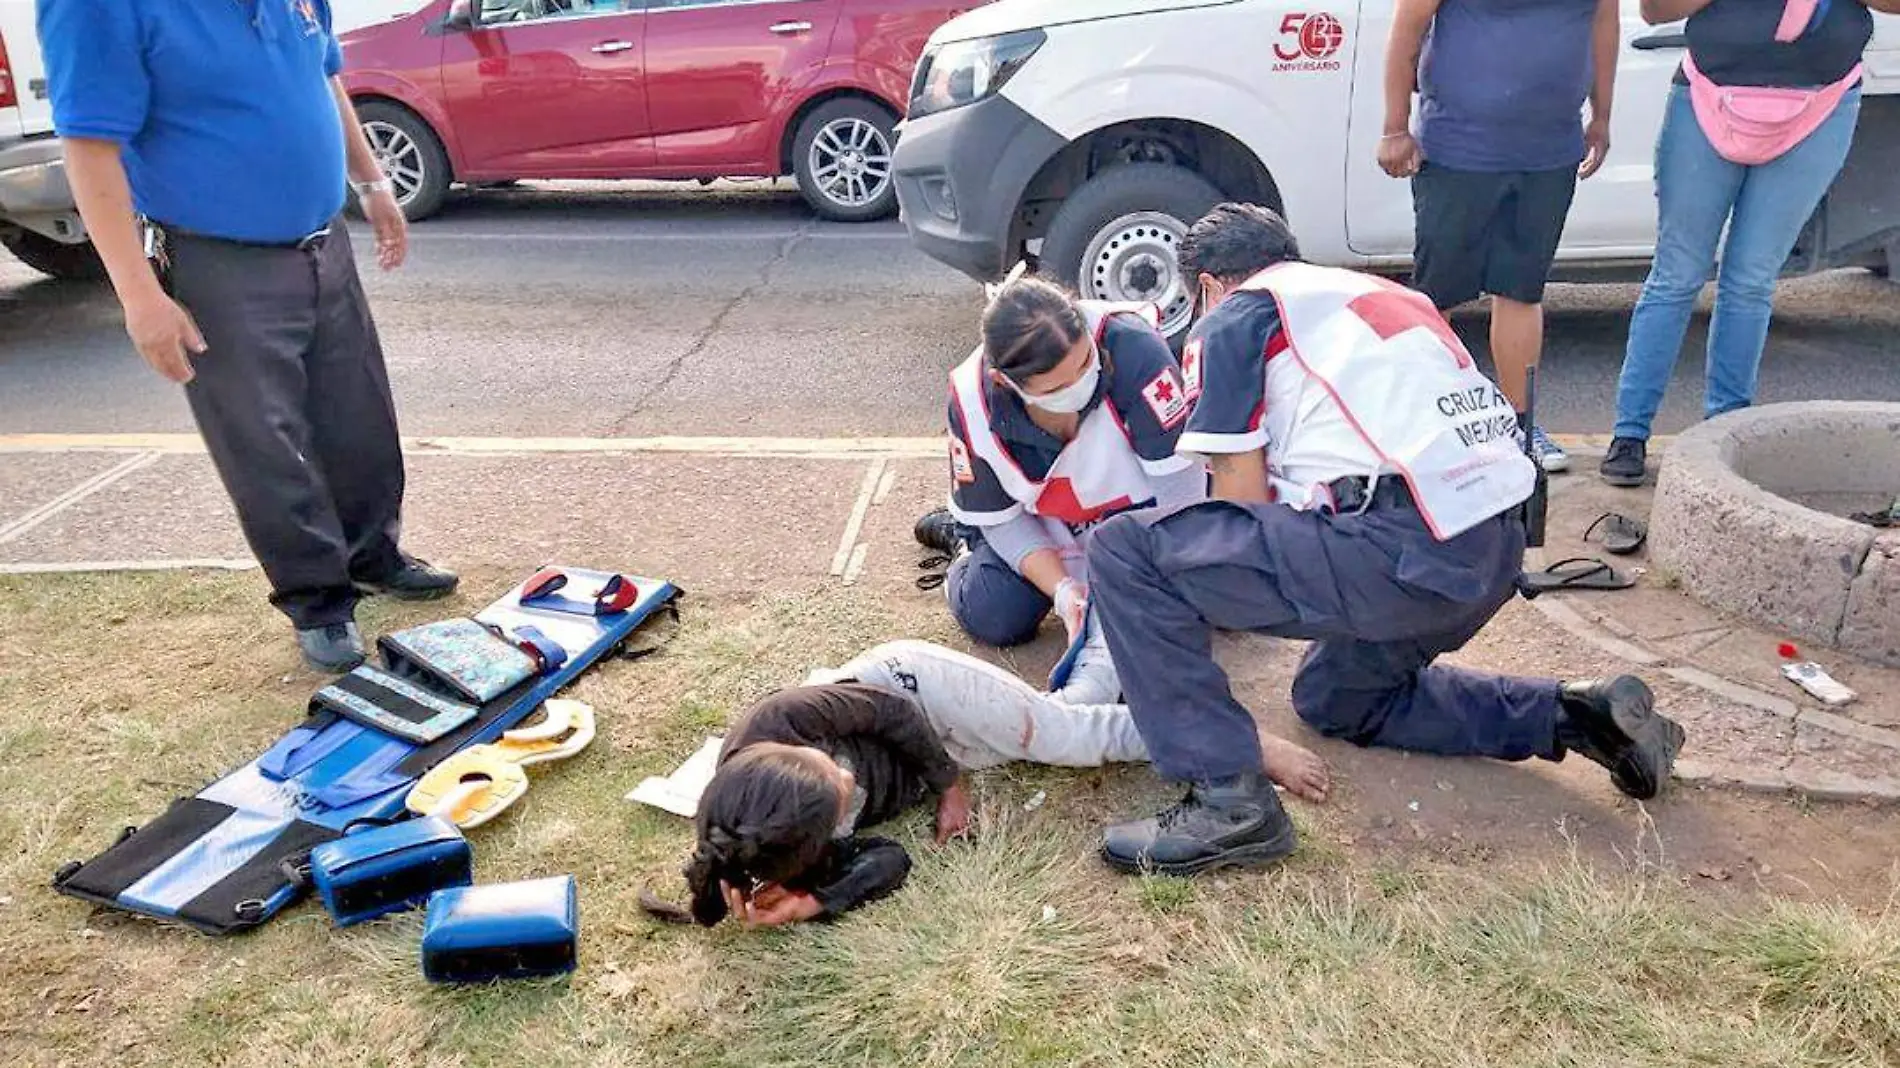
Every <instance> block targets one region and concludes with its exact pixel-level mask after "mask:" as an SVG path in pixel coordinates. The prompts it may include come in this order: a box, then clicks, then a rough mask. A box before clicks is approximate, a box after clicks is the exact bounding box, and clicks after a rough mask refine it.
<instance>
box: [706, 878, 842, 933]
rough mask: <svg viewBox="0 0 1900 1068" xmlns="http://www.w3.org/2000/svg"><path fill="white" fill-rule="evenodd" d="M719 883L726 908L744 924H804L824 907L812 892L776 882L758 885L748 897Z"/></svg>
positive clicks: (754, 925) (729, 886) (759, 925)
mask: <svg viewBox="0 0 1900 1068" xmlns="http://www.w3.org/2000/svg"><path fill="white" fill-rule="evenodd" d="M719 886H720V889H722V890H724V891H725V894H726V905H727V907H728V908H730V909H731V910H732V914H733V915H734V916H737V917H739V920H740V922H742V923H744V924H745V925H746V926H747V927H783V926H785V925H786V924H791V923H804V922H806V921H809V920H815V919H817V918H818V917H819V916H822V915H823V914H824V911H825V907H824V906H823V905H821V904H819V903H818V899H817V898H815V897H813V896H812V895H810V894H805V893H800V892H798V891H796V890H787V889H785V888H784V887H782V886H779V885H778V884H777V883H768V884H767V885H765V886H763V887H760V888H759V891H758V893H755V894H753V895H752V897H751V898H750V899H748V898H747V897H746V896H745V895H744V894H741V893H740V892H739V891H737V890H735V889H733V888H732V886H731V885H730V884H727V883H720V884H719Z"/></svg>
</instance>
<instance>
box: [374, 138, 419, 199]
mask: <svg viewBox="0 0 1900 1068" xmlns="http://www.w3.org/2000/svg"><path fill="white" fill-rule="evenodd" d="M363 135H364V136H365V137H367V138H368V139H369V149H370V153H371V154H372V155H374V156H375V157H376V165H377V166H378V167H380V168H382V171H383V174H385V175H387V176H388V178H389V182H390V184H391V185H392V186H394V187H395V193H396V203H398V204H401V205H403V206H404V207H407V206H408V205H409V202H410V201H412V200H414V199H415V198H416V194H417V193H418V192H419V191H420V190H421V189H422V181H423V178H424V176H425V173H426V172H425V169H424V165H423V162H422V148H421V146H419V145H417V144H416V140H415V138H413V137H410V136H409V135H408V134H407V133H405V132H403V130H402V129H401V128H400V127H397V126H396V125H394V124H393V123H387V122H380V121H370V122H366V123H364V124H363Z"/></svg>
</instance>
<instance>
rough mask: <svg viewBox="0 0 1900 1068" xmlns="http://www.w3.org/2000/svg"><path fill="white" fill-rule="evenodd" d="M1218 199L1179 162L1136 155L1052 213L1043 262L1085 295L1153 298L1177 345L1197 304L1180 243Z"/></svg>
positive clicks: (1164, 326) (1216, 192)
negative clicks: (1178, 253)
mask: <svg viewBox="0 0 1900 1068" xmlns="http://www.w3.org/2000/svg"><path fill="white" fill-rule="evenodd" d="M1220 201H1221V192H1220V190H1219V189H1216V188H1214V186H1213V185H1212V184H1211V183H1209V182H1208V181H1207V179H1205V178H1202V177H1201V176H1200V175H1198V174H1195V173H1194V172H1193V171H1190V170H1186V169H1184V168H1181V167H1174V166H1169V165H1168V164H1164V163H1131V164H1129V165H1127V166H1125V167H1116V168H1114V169H1113V170H1108V171H1104V172H1102V173H1100V174H1098V175H1096V176H1095V177H1094V178H1091V179H1089V181H1088V182H1087V183H1085V184H1084V185H1083V186H1082V188H1080V189H1078V190H1076V191H1075V192H1074V193H1073V194H1071V195H1070V196H1069V198H1068V199H1067V200H1064V201H1063V202H1062V207H1061V208H1060V209H1059V210H1057V212H1056V214H1055V218H1054V219H1051V220H1050V222H1049V232H1048V234H1047V235H1046V236H1045V237H1044V238H1043V242H1042V257H1041V263H1042V267H1043V269H1044V270H1045V271H1047V272H1048V273H1050V274H1052V275H1053V276H1055V277H1056V278H1058V279H1060V280H1062V281H1063V282H1066V283H1068V284H1069V285H1071V286H1074V287H1075V291H1076V292H1077V293H1078V294H1080V295H1081V296H1082V297H1083V299H1085V300H1108V301H1136V302H1141V303H1148V304H1153V305H1155V306H1156V307H1158V308H1160V309H1161V332H1162V333H1164V334H1166V335H1167V336H1168V340H1169V342H1170V343H1171V344H1173V345H1174V346H1175V347H1176V348H1179V347H1180V344H1181V342H1182V341H1183V340H1184V339H1185V338H1186V337H1187V330H1188V326H1189V323H1190V321H1191V319H1192V316H1193V312H1194V287H1193V285H1192V284H1191V283H1190V282H1189V281H1188V280H1186V279H1183V278H1182V277H1181V272H1180V271H1179V269H1177V268H1176V266H1175V262H1174V253H1175V248H1176V247H1177V246H1178V245H1179V244H1180V243H1181V238H1183V237H1184V236H1186V235H1187V231H1188V227H1189V226H1191V225H1193V223H1194V220H1196V219H1198V218H1200V217H1201V216H1202V215H1204V214H1206V212H1207V209H1209V208H1211V207H1213V206H1214V205H1215V204H1218V203H1220Z"/></svg>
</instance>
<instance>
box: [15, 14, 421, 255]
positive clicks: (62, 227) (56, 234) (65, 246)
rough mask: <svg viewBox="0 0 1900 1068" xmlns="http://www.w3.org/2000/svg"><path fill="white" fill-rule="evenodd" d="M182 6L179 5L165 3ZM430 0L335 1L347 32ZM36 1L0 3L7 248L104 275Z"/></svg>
mask: <svg viewBox="0 0 1900 1068" xmlns="http://www.w3.org/2000/svg"><path fill="white" fill-rule="evenodd" d="M166 2H175V0H166ZM422 2H423V0H333V2H332V4H331V10H332V12H333V15H334V19H335V25H336V30H337V32H338V33H344V32H347V31H349V30H352V29H356V28H357V27H360V26H366V25H369V24H370V23H372V22H380V21H383V20H386V19H390V18H395V17H397V16H399V15H404V14H407V13H409V12H410V11H414V10H415V9H416V8H418V7H420V6H422ZM33 7H34V0H0V246H5V247H6V249H7V250H8V251H9V252H12V253H13V254H14V255H15V256H17V257H19V258H20V259H21V260H22V261H24V262H25V263H26V264H27V265H28V266H29V267H33V268H35V269H37V270H39V271H43V272H45V273H46V274H50V275H52V276H53V277H55V278H66V279H94V278H101V277H104V275H105V269H104V267H103V266H102V265H101V264H100V262H99V257H98V256H97V255H95V254H94V253H93V250H92V244H91V242H89V241H88V240H87V239H86V227H85V224H83V223H82V222H80V219H79V212H78V211H77V210H76V209H74V207H73V195H72V190H71V189H70V188H69V187H68V186H67V184H66V166H65V163H64V161H63V159H62V156H61V153H60V147H59V139H58V138H57V137H55V136H54V134H53V106H52V103H51V101H50V100H49V99H48V96H47V90H46V68H45V64H44V61H43V60H42V59H41V58H40V42H39V36H38V34H36V33H35V32H34V17H33Z"/></svg>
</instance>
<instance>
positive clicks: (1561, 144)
mask: <svg viewBox="0 0 1900 1068" xmlns="http://www.w3.org/2000/svg"><path fill="white" fill-rule="evenodd" d="M1617 19H1618V9H1617V0H1397V6H1396V8H1395V9H1394V11H1393V13H1392V36H1391V39H1390V41H1389V42H1388V44H1387V48H1386V61H1385V62H1386V68H1385V134H1384V136H1383V137H1382V138H1381V139H1380V141H1379V165H1380V166H1381V167H1383V168H1384V169H1385V171H1386V173H1387V174H1390V175H1391V176H1392V177H1394V178H1410V179H1411V180H1412V202H1413V206H1414V207H1415V208H1416V212H1417V216H1418V227H1417V230H1418V232H1417V241H1416V252H1415V256H1414V259H1415V265H1414V268H1413V274H1412V284H1413V285H1414V286H1415V287H1416V288H1417V289H1418V290H1419V291H1421V292H1423V293H1424V294H1425V295H1426V296H1429V297H1431V298H1432V301H1433V303H1435V304H1437V305H1438V307H1439V308H1440V309H1442V310H1447V311H1448V310H1450V309H1452V308H1455V307H1457V306H1458V305H1460V304H1465V303H1467V302H1469V301H1473V300H1476V299H1478V297H1480V296H1481V295H1483V294H1487V293H1488V294H1490V295H1491V358H1492V360H1493V362H1495V363H1496V364H1497V378H1498V385H1499V386H1501V387H1503V389H1504V393H1505V396H1507V397H1509V398H1510V400H1511V403H1512V405H1513V406H1514V407H1516V409H1517V411H1518V413H1519V414H1520V415H1523V414H1525V413H1526V411H1527V409H1528V405H1529V392H1530V391H1529V388H1528V386H1527V383H1526V377H1527V374H1528V372H1529V369H1530V368H1533V367H1535V366H1537V362H1538V360H1539V358H1540V357H1541V356H1542V355H1543V348H1544V311H1543V300H1544V282H1545V280H1546V279H1547V278H1548V277H1549V276H1550V267H1551V263H1552V262H1553V261H1554V260H1555V259H1556V257H1557V246H1558V243H1559V242H1560V241H1561V239H1562V237H1563V231H1564V221H1565V219H1566V218H1567V217H1568V216H1569V214H1570V202H1571V200H1572V198H1573V197H1574V196H1575V195H1576V191H1577V179H1578V177H1579V176H1581V177H1584V178H1588V177H1590V176H1591V175H1592V174H1595V173H1596V172H1597V169H1598V168H1599V167H1601V166H1602V165H1603V159H1604V156H1605V154H1606V153H1608V151H1609V147H1610V104H1611V97H1612V95H1613V92H1614V89H1615V87H1616V51H1617V46H1618V43H1619V41H1620V39H1621V38H1620V31H1619V29H1618V21H1617ZM1414 89H1417V90H1418V93H1419V96H1420V108H1419V120H1418V129H1417V132H1416V133H1414V131H1413V129H1412V92H1413V90H1414ZM1586 100H1587V101H1588V102H1589V104H1590V121H1589V123H1588V124H1587V125H1586V124H1585V122H1584V120H1583V105H1584V102H1585V101H1586ZM1524 422H1525V424H1526V426H1525V429H1526V431H1527V432H1529V434H1530V436H1531V445H1532V447H1533V451H1534V452H1535V453H1536V454H1537V458H1538V461H1539V462H1540V463H1541V464H1542V465H1543V468H1544V470H1546V471H1562V470H1565V469H1567V468H1568V467H1569V466H1570V458H1569V457H1568V456H1567V455H1565V453H1564V451H1563V450H1562V449H1561V448H1559V447H1558V446H1557V444H1556V442H1553V441H1552V440H1550V438H1549V436H1548V435H1546V434H1545V433H1544V432H1543V431H1542V430H1541V429H1539V428H1537V427H1536V426H1534V425H1530V420H1528V419H1526V420H1524Z"/></svg>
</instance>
